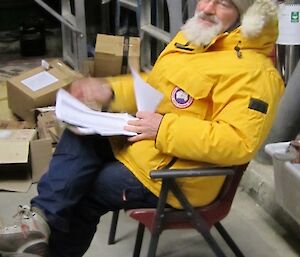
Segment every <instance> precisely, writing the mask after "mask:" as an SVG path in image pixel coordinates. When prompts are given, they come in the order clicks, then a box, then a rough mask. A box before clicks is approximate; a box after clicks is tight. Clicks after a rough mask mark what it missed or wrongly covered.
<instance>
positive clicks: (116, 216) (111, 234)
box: [108, 210, 119, 245]
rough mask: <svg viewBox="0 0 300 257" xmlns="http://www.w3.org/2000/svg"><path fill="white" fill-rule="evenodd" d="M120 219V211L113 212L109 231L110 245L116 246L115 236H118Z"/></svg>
mask: <svg viewBox="0 0 300 257" xmlns="http://www.w3.org/2000/svg"><path fill="white" fill-rule="evenodd" d="M118 219H119V210H118V211H113V215H112V220H111V224H110V230H109V237H108V244H109V245H111V244H114V243H115V236H116V230H117V224H118Z"/></svg>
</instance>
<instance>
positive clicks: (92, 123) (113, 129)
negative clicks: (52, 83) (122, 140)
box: [55, 89, 136, 136]
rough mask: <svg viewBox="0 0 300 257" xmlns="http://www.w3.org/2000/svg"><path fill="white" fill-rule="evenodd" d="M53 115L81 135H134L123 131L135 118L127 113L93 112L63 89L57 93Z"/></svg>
mask: <svg viewBox="0 0 300 257" xmlns="http://www.w3.org/2000/svg"><path fill="white" fill-rule="evenodd" d="M55 113H56V117H57V118H58V119H59V120H61V121H63V122H66V123H68V124H71V125H74V126H77V127H78V128H73V129H76V132H78V133H81V134H95V133H97V134H100V135H102V136H113V135H127V136H134V135H136V133H134V132H130V131H126V130H124V126H125V125H127V122H128V121H129V120H132V119H135V117H133V116H131V115H129V114H128V113H107V112H99V111H94V110H92V109H90V108H89V107H87V106H86V105H84V104H83V103H82V102H80V101H79V100H77V99H76V98H75V97H73V96H71V95H70V94H69V93H68V92H67V91H65V90H63V89H60V90H59V91H58V93H57V97H56V108H55Z"/></svg>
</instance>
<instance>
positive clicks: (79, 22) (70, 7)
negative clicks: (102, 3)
mask: <svg viewBox="0 0 300 257" xmlns="http://www.w3.org/2000/svg"><path fill="white" fill-rule="evenodd" d="M34 1H35V2H36V3H37V4H38V5H40V6H41V7H42V8H44V9H45V10H46V11H47V12H49V13H50V14H51V15H53V16H54V17H55V18H56V19H57V20H59V21H60V22H61V29H62V43H63V60H64V61H65V62H66V63H68V64H69V65H70V66H71V67H72V68H74V69H75V70H78V71H83V69H84V67H83V63H84V60H85V59H86V58H87V40H86V24H85V6H84V2H85V1H84V0H73V1H72V2H71V0H61V13H58V12H56V11H55V10H54V9H52V8H51V7H50V6H49V5H47V4H46V3H45V2H44V1H43V0H34Z"/></svg>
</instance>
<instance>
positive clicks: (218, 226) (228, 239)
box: [215, 222, 245, 257]
mask: <svg viewBox="0 0 300 257" xmlns="http://www.w3.org/2000/svg"><path fill="white" fill-rule="evenodd" d="M215 228H216V229H217V230H218V232H219V233H220V235H221V236H222V237H223V239H224V240H225V242H226V243H227V245H228V246H229V247H230V249H231V250H232V251H233V252H234V254H235V256H237V257H245V256H244V254H243V253H242V251H241V250H240V248H239V247H238V246H237V244H236V243H235V242H234V241H233V239H232V238H231V236H230V235H229V234H228V233H227V231H226V229H225V228H224V227H223V226H222V224H221V223H220V222H218V223H216V224H215Z"/></svg>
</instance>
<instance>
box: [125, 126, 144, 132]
mask: <svg viewBox="0 0 300 257" xmlns="http://www.w3.org/2000/svg"><path fill="white" fill-rule="evenodd" d="M124 129H125V130H127V131H130V132H136V133H138V134H140V133H142V132H143V131H142V130H143V128H142V127H138V126H131V125H130V126H124Z"/></svg>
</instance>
